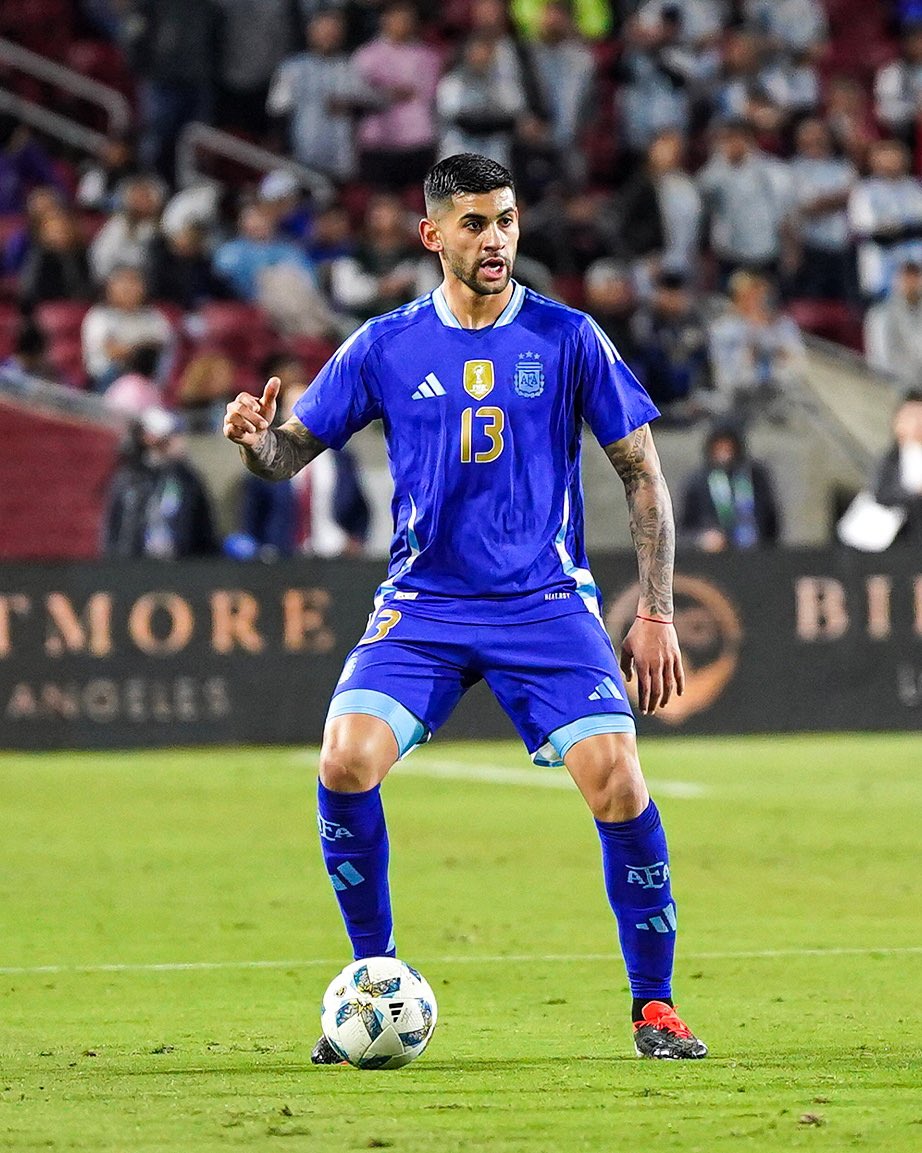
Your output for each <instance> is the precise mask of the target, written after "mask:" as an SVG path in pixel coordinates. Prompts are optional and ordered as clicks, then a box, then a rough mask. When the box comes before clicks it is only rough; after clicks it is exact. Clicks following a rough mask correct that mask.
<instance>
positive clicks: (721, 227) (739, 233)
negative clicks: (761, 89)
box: [698, 120, 792, 283]
mask: <svg viewBox="0 0 922 1153" xmlns="http://www.w3.org/2000/svg"><path fill="white" fill-rule="evenodd" d="M698 187H699V189H700V190H701V194H702V196H703V198H704V205H705V210H706V212H707V213H708V215H709V216H710V221H711V247H712V249H713V250H714V254H715V255H716V257H717V260H718V263H719V266H720V271H721V275H722V279H723V281H724V283H726V280H727V278H728V277H729V276H730V275H731V274H732V273H733V272H734V271H735V270H736V269H738V268H748V269H754V270H762V271H767V272H773V271H774V270H775V269H776V268H777V267H778V264H779V261H780V259H781V251H782V238H783V237H782V232H783V229H784V227H785V224H786V219H787V216H788V212H789V210H790V207H791V192H792V189H791V176H790V173H789V171H788V166H787V164H785V163H784V162H783V161H781V160H777V159H775V158H774V157H773V156H768V155H766V153H764V152H761V151H760V150H759V149H758V148H757V147H756V144H755V141H754V139H753V132H752V128H751V126H750V125H749V124H748V123H747V122H745V121H739V120H735V121H728V122H727V123H726V124H724V125H723V126H722V127H721V128H720V129H719V131H718V135H717V144H716V147H715V149H714V151H713V152H712V153H711V157H710V159H709V160H708V162H707V164H706V165H705V166H704V168H703V169H702V170H701V172H699V174H698Z"/></svg>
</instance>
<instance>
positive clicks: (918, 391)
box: [900, 388, 922, 405]
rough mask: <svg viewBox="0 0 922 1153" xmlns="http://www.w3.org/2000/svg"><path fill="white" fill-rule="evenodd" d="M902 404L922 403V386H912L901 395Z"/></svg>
mask: <svg viewBox="0 0 922 1153" xmlns="http://www.w3.org/2000/svg"><path fill="white" fill-rule="evenodd" d="M900 404H901V405H903V404H922V388H910V389H909V390H908V391H907V392H904V393H903V395H902V396H901V397H900Z"/></svg>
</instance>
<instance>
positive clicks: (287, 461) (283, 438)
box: [240, 416, 328, 480]
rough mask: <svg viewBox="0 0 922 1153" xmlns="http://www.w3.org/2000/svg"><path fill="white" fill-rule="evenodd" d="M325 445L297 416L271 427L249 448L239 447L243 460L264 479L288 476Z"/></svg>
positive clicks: (292, 474)
mask: <svg viewBox="0 0 922 1153" xmlns="http://www.w3.org/2000/svg"><path fill="white" fill-rule="evenodd" d="M327 447H328V446H327V445H325V444H324V443H323V441H322V440H319V439H318V438H317V437H316V436H314V434H313V433H312V432H311V430H310V429H309V428H307V427H306V426H305V425H303V424H302V423H301V421H300V420H298V418H297V417H296V416H293V417H291V418H290V419H288V420H286V421H285V423H284V424H283V425H282V426H281V427H280V428H270V429H269V431H268V432H267V433H266V436H265V439H264V440H262V441H261V442H260V443H259V444H258V445H254V446H253V447H252V448H246V447H242V448H241V450H240V451H241V456H242V457H243V463H244V464H245V465H246V466H247V468H248V469H249V470H250V472H252V473H255V474H256V476H261V477H262V478H263V479H264V480H287V479H288V478H289V477H292V476H294V475H295V473H297V472H300V471H301V469H302V468H304V466H305V465H308V464H310V462H311V461H312V460H314V458H315V457H318V456H319V455H320V454H321V453H322V452H323V451H324V449H326V448H327Z"/></svg>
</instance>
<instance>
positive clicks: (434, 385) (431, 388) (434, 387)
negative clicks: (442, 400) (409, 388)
mask: <svg viewBox="0 0 922 1153" xmlns="http://www.w3.org/2000/svg"><path fill="white" fill-rule="evenodd" d="M444 395H445V389H444V387H443V385H442V382H441V381H440V380H439V378H438V377H437V376H436V375H435V373H434V372H430V373H429V375H428V376H427V377H426V379H425V380H424V381H423V382H422V384H421V385H420V386H419V388H418V389H417V390H416V392H414V393H413V395H412V397H411V398H410V399H411V400H426V399H427V398H429V397H433V396H444Z"/></svg>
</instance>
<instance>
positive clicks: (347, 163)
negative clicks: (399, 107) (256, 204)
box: [266, 11, 360, 180]
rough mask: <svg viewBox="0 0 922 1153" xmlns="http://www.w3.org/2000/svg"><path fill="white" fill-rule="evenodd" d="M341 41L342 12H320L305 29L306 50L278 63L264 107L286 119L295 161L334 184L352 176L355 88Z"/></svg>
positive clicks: (274, 114)
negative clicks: (327, 175) (330, 179)
mask: <svg viewBox="0 0 922 1153" xmlns="http://www.w3.org/2000/svg"><path fill="white" fill-rule="evenodd" d="M345 41H346V25H345V20H344V19H343V15H342V13H341V12H336V11H324V12H319V13H318V14H317V15H316V16H314V17H313V19H312V20H311V22H310V23H309V24H308V26H307V51H306V52H302V53H300V54H299V55H298V56H291V57H289V59H287V60H285V61H283V63H282V64H281V65H280V67H279V69H278V70H277V72H276V73H275V76H274V77H273V79H272V86H271V87H270V89H269V98H268V101H267V104H266V107H267V109H268V111H269V113H270V114H271V115H272V116H284V117H287V118H288V121H289V143H290V148H291V152H292V155H293V156H294V158H295V159H296V160H298V161H300V163H301V164H306V165H307V166H308V167H309V168H316V169H318V170H319V171H321V172H325V173H328V174H329V175H330V176H333V177H335V178H336V179H338V180H349V179H350V178H351V177H352V176H353V175H354V172H355V145H354V141H353V116H354V112H355V108H356V107H357V104H356V101H357V97H358V95H359V88H360V85H359V83H358V81H357V78H356V76H355V72H354V70H353V68H352V64H351V62H350V60H349V57H348V56H347V55H346V52H345Z"/></svg>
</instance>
